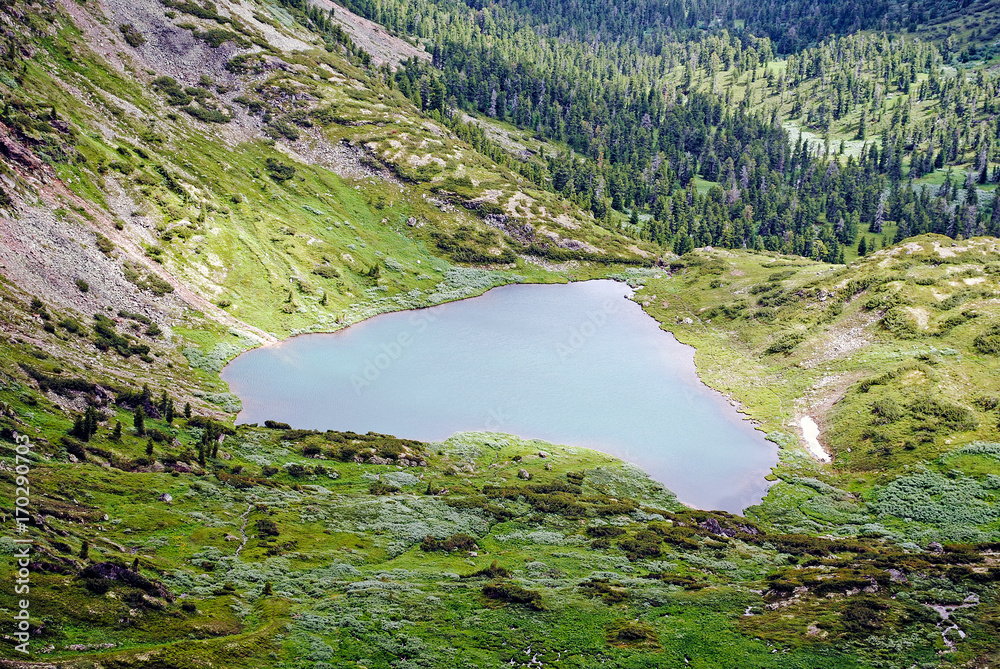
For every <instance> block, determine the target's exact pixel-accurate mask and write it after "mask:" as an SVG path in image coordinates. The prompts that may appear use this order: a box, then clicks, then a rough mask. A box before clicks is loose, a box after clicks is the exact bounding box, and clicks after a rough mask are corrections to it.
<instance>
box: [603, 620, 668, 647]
mask: <svg viewBox="0 0 1000 669" xmlns="http://www.w3.org/2000/svg"><path fill="white" fill-rule="evenodd" d="M608 642H609V643H614V644H625V645H650V646H658V645H659V643H660V638H659V636H657V634H656V628H654V627H653V626H652V625H650V624H649V623H644V622H641V621H638V620H630V619H627V618H620V619H618V620H616V621H614V622H613V623H611V625H610V626H608Z"/></svg>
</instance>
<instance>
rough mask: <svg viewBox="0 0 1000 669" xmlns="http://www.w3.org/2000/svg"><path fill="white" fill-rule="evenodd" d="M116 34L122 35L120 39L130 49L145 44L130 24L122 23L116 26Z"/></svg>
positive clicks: (144, 40) (143, 39) (139, 33)
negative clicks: (122, 38) (126, 43)
mask: <svg viewBox="0 0 1000 669" xmlns="http://www.w3.org/2000/svg"><path fill="white" fill-rule="evenodd" d="M118 32H120V33H121V34H122V37H124V38H125V41H126V42H128V45H129V46H131V47H134V48H138V47H140V46H142V45H143V44H145V43H146V38H145V37H143V36H142V33H141V32H139V31H138V30H136V29H135V26H133V25H132V24H131V23H123V24H121V25H120V26H118Z"/></svg>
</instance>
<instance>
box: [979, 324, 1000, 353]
mask: <svg viewBox="0 0 1000 669" xmlns="http://www.w3.org/2000/svg"><path fill="white" fill-rule="evenodd" d="M972 345H973V346H974V347H975V349H976V350H977V351H979V352H980V353H986V354H995V353H1000V325H994V326H993V327H991V328H990V329H988V330H986V331H985V332H983V333H982V334H980V335H979V336H977V337H976V338H975V339H974V340H973V341H972Z"/></svg>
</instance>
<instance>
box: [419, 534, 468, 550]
mask: <svg viewBox="0 0 1000 669" xmlns="http://www.w3.org/2000/svg"><path fill="white" fill-rule="evenodd" d="M478 549H479V545H478V544H477V543H476V538H475V537H472V536H469V535H468V534H461V533H459V534H453V535H451V536H450V537H448V538H447V539H435V538H434V537H425V538H424V541H423V543H421V544H420V550H422V551H424V552H428V553H429V552H431V551H444V552H445V553H451V552H452V551H458V550H461V551H474V550H478Z"/></svg>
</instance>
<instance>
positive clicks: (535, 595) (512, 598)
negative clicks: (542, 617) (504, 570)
mask: <svg viewBox="0 0 1000 669" xmlns="http://www.w3.org/2000/svg"><path fill="white" fill-rule="evenodd" d="M483 594H484V595H485V596H486V597H488V598H489V599H495V600H499V601H502V602H509V603H512V604H524V605H526V606H528V607H530V608H532V609H535V610H536V611H541V610H544V609H545V605H544V604H543V603H542V595H541V593H539V592H536V591H534V590H528V589H526V588H522V587H520V586H518V585H514V584H513V583H505V582H497V583H489V584H487V585H484V586H483Z"/></svg>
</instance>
